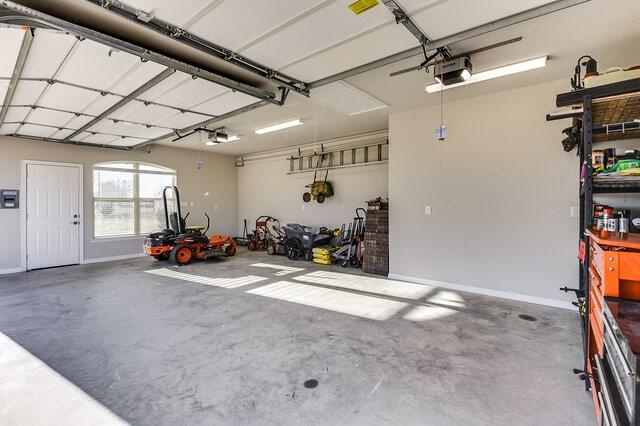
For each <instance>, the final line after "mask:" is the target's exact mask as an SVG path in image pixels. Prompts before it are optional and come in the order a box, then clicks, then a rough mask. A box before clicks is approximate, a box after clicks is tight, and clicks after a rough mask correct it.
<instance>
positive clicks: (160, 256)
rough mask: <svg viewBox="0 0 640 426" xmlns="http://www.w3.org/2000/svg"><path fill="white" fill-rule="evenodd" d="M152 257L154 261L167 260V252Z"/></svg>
mask: <svg viewBox="0 0 640 426" xmlns="http://www.w3.org/2000/svg"><path fill="white" fill-rule="evenodd" d="M153 257H154V259H156V260H169V252H168V251H165V252H164V253H162V254H159V255H157V256H153Z"/></svg>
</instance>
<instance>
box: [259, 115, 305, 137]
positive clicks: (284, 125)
mask: <svg viewBox="0 0 640 426" xmlns="http://www.w3.org/2000/svg"><path fill="white" fill-rule="evenodd" d="M301 124H302V120H300V119H299V118H296V119H295V120H291V121H286V122H284V123H280V124H274V125H273V126H269V127H263V128H262V129H258V130H256V134H258V135H263V134H265V133H271V132H275V131H278V130H282V129H288V128H289V127H294V126H299V125H301Z"/></svg>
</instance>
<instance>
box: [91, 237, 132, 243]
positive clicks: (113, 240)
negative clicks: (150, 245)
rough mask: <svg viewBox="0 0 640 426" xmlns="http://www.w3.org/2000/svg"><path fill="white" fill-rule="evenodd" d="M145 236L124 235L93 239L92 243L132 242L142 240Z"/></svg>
mask: <svg viewBox="0 0 640 426" xmlns="http://www.w3.org/2000/svg"><path fill="white" fill-rule="evenodd" d="M143 238H144V236H142V235H123V236H121V237H93V238H92V239H91V242H92V243H108V242H115V241H130V240H141V239H143Z"/></svg>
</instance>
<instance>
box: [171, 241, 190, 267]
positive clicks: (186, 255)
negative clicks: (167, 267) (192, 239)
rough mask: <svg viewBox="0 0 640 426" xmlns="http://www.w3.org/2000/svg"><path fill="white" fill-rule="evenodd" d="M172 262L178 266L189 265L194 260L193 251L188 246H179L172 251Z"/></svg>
mask: <svg viewBox="0 0 640 426" xmlns="http://www.w3.org/2000/svg"><path fill="white" fill-rule="evenodd" d="M171 260H172V261H173V262H175V263H177V264H178V265H180V266H182V265H188V264H190V263H191V261H192V260H193V249H192V248H191V247H190V246H188V245H187V244H180V245H177V246H175V247H174V248H173V250H171Z"/></svg>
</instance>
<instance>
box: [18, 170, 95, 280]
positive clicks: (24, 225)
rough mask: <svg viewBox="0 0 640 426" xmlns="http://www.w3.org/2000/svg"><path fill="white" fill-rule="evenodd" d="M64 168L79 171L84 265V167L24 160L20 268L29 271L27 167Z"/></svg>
mask: <svg viewBox="0 0 640 426" xmlns="http://www.w3.org/2000/svg"><path fill="white" fill-rule="evenodd" d="M30 164H31V165H38V164H39V165H43V166H62V167H75V168H77V169H78V211H79V213H78V214H79V215H80V229H79V230H78V231H79V232H78V240H79V241H78V251H79V253H78V264H82V263H84V221H85V217H84V216H85V211H84V189H83V186H84V166H83V165H82V164H80V163H62V162H56V161H42V160H22V161H21V165H20V201H19V202H20V247H21V248H20V266H21V268H22V270H23V271H28V269H27V166H28V165H30Z"/></svg>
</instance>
